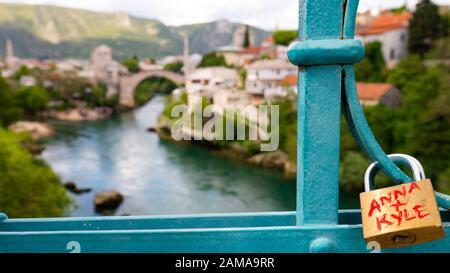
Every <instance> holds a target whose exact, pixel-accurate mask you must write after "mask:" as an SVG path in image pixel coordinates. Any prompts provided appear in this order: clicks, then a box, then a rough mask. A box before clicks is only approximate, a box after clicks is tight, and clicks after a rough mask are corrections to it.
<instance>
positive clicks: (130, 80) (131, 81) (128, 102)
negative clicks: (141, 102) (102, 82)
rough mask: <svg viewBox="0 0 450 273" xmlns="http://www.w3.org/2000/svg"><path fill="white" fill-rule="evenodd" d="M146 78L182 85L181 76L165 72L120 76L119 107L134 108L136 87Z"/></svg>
mask: <svg viewBox="0 0 450 273" xmlns="http://www.w3.org/2000/svg"><path fill="white" fill-rule="evenodd" d="M148 78H166V79H168V80H170V81H172V82H174V83H175V84H177V85H182V84H184V76H183V75H180V74H177V73H173V72H169V71H165V70H151V71H144V72H139V73H137V74H130V75H127V76H122V77H121V78H120V95H119V102H120V105H121V106H125V107H129V108H133V107H135V106H136V103H135V101H134V92H135V90H136V88H137V87H138V85H139V84H140V83H141V82H142V81H144V80H146V79H148Z"/></svg>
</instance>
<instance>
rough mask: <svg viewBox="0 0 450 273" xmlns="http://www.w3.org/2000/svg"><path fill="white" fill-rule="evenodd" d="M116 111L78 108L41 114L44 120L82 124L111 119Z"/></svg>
mask: <svg viewBox="0 0 450 273" xmlns="http://www.w3.org/2000/svg"><path fill="white" fill-rule="evenodd" d="M113 113H114V110H113V109H112V108H109V107H95V108H87V107H77V108H74V109H68V110H64V111H57V110H47V111H44V112H42V113H41V114H40V116H41V117H42V118H44V119H55V120H58V121H68V122H80V121H98V120H104V119H106V118H109V117H110V116H111V115H112V114H113Z"/></svg>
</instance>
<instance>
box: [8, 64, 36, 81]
mask: <svg viewBox="0 0 450 273" xmlns="http://www.w3.org/2000/svg"><path fill="white" fill-rule="evenodd" d="M31 74H32V72H31V70H30V69H29V68H28V67H27V66H25V65H22V66H20V68H19V69H18V70H17V71H16V72H14V74H13V76H12V78H13V79H14V80H16V81H18V80H20V78H22V76H30V75H31Z"/></svg>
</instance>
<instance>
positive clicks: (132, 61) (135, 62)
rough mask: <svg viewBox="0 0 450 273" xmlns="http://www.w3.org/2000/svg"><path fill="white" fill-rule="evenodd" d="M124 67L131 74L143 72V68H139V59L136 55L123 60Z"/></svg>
mask: <svg viewBox="0 0 450 273" xmlns="http://www.w3.org/2000/svg"><path fill="white" fill-rule="evenodd" d="M122 65H123V66H125V67H126V68H127V69H128V71H130V72H131V73H138V72H139V71H141V68H140V67H139V58H138V57H137V56H136V55H134V56H132V57H130V58H127V59H125V60H123V61H122Z"/></svg>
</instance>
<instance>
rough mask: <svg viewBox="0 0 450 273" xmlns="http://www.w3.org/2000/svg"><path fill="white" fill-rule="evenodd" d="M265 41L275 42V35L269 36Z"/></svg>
mask: <svg viewBox="0 0 450 273" xmlns="http://www.w3.org/2000/svg"><path fill="white" fill-rule="evenodd" d="M264 42H265V43H271V44H273V43H274V42H275V41H274V39H273V36H269V37H267V38H266V39H264Z"/></svg>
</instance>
